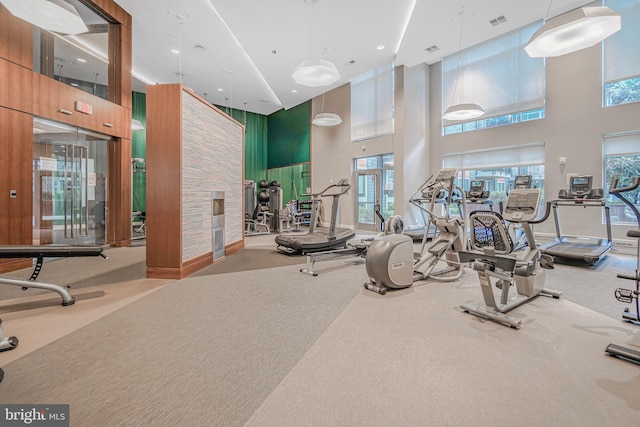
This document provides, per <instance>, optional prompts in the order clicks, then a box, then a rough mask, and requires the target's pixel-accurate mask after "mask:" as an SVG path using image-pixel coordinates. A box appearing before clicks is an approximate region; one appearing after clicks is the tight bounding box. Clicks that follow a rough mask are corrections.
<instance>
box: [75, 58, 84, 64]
mask: <svg viewBox="0 0 640 427" xmlns="http://www.w3.org/2000/svg"><path fill="white" fill-rule="evenodd" d="M76 60H77V61H78V62H82V63H85V62H87V60H86V59H84V58H76Z"/></svg>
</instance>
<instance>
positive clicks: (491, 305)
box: [459, 189, 562, 329]
mask: <svg viewBox="0 0 640 427" xmlns="http://www.w3.org/2000/svg"><path fill="white" fill-rule="evenodd" d="M541 197H542V194H541V191H540V190H539V189H515V190H513V191H511V193H510V194H509V197H508V198H507V202H506V206H505V209H504V214H503V215H504V217H503V216H501V215H500V214H499V213H497V212H489V211H477V212H474V213H472V214H471V219H470V221H471V238H470V242H471V243H470V246H471V249H472V250H471V251H461V252H460V253H459V256H460V261H461V262H464V263H467V262H470V263H473V269H474V270H475V271H476V272H477V273H478V278H479V279H480V288H481V289H482V296H483V299H484V306H472V305H467V304H462V305H461V306H460V307H461V308H462V309H463V310H464V311H465V312H468V313H471V314H474V315H477V316H479V317H483V318H486V319H489V320H493V321H495V322H498V323H502V324H504V325H507V326H510V327H512V328H515V329H519V328H520V325H521V320H520V319H517V318H514V317H512V316H509V315H507V314H506V313H507V312H509V311H511V310H513V309H514V308H516V307H519V306H521V305H522V304H524V303H526V302H529V301H531V300H532V299H533V298H536V297H537V296H539V295H541V294H544V295H550V296H552V297H554V298H559V297H560V295H562V293H561V292H558V291H555V290H549V289H544V281H545V270H546V269H550V268H553V259H552V258H551V257H549V256H546V255H543V254H542V253H541V252H540V250H539V249H538V248H537V246H536V245H535V243H529V244H528V248H527V249H526V250H523V251H520V252H518V253H514V247H513V242H512V240H511V237H510V236H509V233H508V230H507V227H506V225H505V223H504V220H507V221H509V222H512V223H518V224H521V225H522V228H523V230H524V232H525V234H526V236H527V242H535V240H534V238H533V231H532V229H531V226H530V225H531V224H537V223H540V222H543V221H545V220H546V219H547V218H548V217H549V211H550V203H547V205H546V208H547V209H546V213H545V215H544V216H543V217H542V218H541V219H535V218H536V216H537V214H538V207H539V206H540V200H541ZM492 279H497V281H496V283H495V286H494V284H493V283H492ZM514 285H515V288H516V295H513V294H512V293H510V290H511V286H514ZM494 287H495V288H497V289H499V290H500V299H499V301H497V300H496V295H495V293H496V291H494Z"/></svg>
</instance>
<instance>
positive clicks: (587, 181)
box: [571, 176, 591, 195]
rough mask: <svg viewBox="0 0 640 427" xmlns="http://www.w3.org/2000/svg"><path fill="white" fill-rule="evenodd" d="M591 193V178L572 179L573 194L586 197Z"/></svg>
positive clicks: (578, 177) (579, 177)
mask: <svg viewBox="0 0 640 427" xmlns="http://www.w3.org/2000/svg"><path fill="white" fill-rule="evenodd" d="M589 191H591V176H574V177H571V192H572V193H573V194H575V195H584V194H587V193H589Z"/></svg>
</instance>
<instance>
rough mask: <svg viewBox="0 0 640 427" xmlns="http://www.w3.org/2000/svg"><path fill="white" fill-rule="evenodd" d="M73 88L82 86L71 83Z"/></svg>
mask: <svg viewBox="0 0 640 427" xmlns="http://www.w3.org/2000/svg"><path fill="white" fill-rule="evenodd" d="M71 86H73V87H79V86H80V85H78V83H71Z"/></svg>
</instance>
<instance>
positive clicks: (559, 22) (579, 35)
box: [524, 3, 622, 58]
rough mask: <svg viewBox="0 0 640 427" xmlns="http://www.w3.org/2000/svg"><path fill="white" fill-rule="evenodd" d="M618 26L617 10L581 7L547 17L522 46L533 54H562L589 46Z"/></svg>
mask: <svg viewBox="0 0 640 427" xmlns="http://www.w3.org/2000/svg"><path fill="white" fill-rule="evenodd" d="M549 7H551V3H549ZM620 28H622V19H621V17H620V14H619V13H617V12H615V11H613V10H612V9H610V8H609V7H606V6H598V7H581V8H578V9H574V10H572V11H570V12H567V13H564V14H562V15H559V16H556V17H555V18H551V19H549V20H548V21H546V22H545V23H544V25H543V26H542V27H540V29H539V30H538V31H536V32H535V33H533V35H532V36H531V39H529V43H527V46H526V47H525V48H524V50H525V51H526V52H527V54H528V55H529V56H530V57H532V58H541V57H555V56H561V55H565V54H567V53H571V52H576V51H578V50H581V49H585V48H587V47H591V46H593V45H595V44H596V43H599V42H601V41H602V40H604V39H606V38H607V37H609V36H610V35H612V34H613V33H615V32H616V31H618V30H620Z"/></svg>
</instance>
